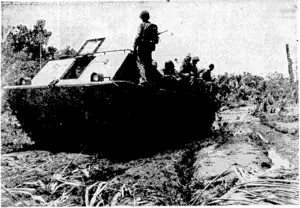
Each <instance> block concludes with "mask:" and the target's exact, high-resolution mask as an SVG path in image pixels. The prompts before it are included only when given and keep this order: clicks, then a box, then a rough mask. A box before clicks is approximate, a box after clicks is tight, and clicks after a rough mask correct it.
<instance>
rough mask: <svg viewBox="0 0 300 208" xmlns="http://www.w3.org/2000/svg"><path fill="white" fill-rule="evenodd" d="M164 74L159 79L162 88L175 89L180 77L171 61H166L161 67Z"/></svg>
mask: <svg viewBox="0 0 300 208" xmlns="http://www.w3.org/2000/svg"><path fill="white" fill-rule="evenodd" d="M163 73H164V76H163V77H162V80H161V87H162V88H164V89H172V90H175V89H176V88H177V87H178V84H179V82H178V81H179V80H180V77H179V75H178V73H177V72H176V70H175V65H174V63H173V62H172V61H167V62H166V63H165V67H164V69H163Z"/></svg>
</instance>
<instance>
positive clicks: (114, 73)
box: [4, 38, 218, 151]
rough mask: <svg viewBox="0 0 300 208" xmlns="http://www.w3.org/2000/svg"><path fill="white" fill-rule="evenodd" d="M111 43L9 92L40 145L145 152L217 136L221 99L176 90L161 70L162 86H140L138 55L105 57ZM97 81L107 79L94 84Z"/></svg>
mask: <svg viewBox="0 0 300 208" xmlns="http://www.w3.org/2000/svg"><path fill="white" fill-rule="evenodd" d="M104 41H105V38H97V39H91V40H87V41H86V42H85V44H84V45H83V46H82V47H81V49H80V50H79V51H78V53H77V54H76V55H75V56H74V57H71V58H62V59H58V60H51V61H49V62H48V63H47V64H46V65H45V66H44V67H43V68H42V69H41V70H40V71H39V72H38V73H37V74H36V75H35V77H34V78H33V79H32V80H31V84H30V85H21V86H7V87H5V88H4V89H5V93H6V96H7V102H8V104H9V106H10V108H11V110H12V112H13V114H14V115H16V117H17V118H18V120H19V121H20V123H21V125H22V128H23V129H24V131H25V132H27V133H28V134H29V136H30V137H31V138H32V140H34V141H35V142H36V144H43V146H44V147H49V148H50V147H53V148H54V149H62V150H63V149H65V148H67V147H70V146H73V147H74V146H75V147H79V146H80V145H84V146H91V147H92V148H94V149H96V150H107V151H118V150H120V149H123V148H128V147H129V146H130V147H134V149H135V150H142V149H145V148H151V147H153V146H172V145H174V144H178V143H185V142H187V141H189V140H194V139H199V138H200V137H201V135H205V134H206V133H207V132H208V131H209V129H210V127H211V125H212V123H213V121H214V119H215V112H216V110H217V107H218V106H217V102H216V100H215V99H213V97H214V96H212V95H211V94H209V93H205V92H203V91H202V90H201V89H200V90H199V89H198V90H196V91H195V90H192V89H188V90H186V89H185V90H182V88H181V87H177V88H176V87H175V88H174V86H173V87H171V88H169V87H168V86H170V85H172V84H168V81H164V78H163V77H162V76H161V74H160V72H158V71H157V70H156V69H153V70H154V71H152V73H154V74H155V75H156V78H155V79H156V81H157V82H156V84H154V85H150V86H149V85H140V84H139V78H140V73H139V67H138V62H137V58H136V56H135V55H134V54H133V52H132V51H131V50H129V49H120V50H110V51H104V50H101V45H102V44H103V42H104ZM92 74H97V75H99V76H100V78H99V79H98V80H96V81H95V80H91V76H92ZM159 83H163V84H159ZM178 86H179V85H178ZM165 144H166V145H165ZM131 149H132V148H131Z"/></svg>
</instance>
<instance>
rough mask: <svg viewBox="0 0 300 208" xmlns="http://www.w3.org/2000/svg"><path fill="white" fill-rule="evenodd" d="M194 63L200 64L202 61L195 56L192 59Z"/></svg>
mask: <svg viewBox="0 0 300 208" xmlns="http://www.w3.org/2000/svg"><path fill="white" fill-rule="evenodd" d="M192 61H193V62H198V61H200V59H199V57H198V56H194V57H193V58H192Z"/></svg>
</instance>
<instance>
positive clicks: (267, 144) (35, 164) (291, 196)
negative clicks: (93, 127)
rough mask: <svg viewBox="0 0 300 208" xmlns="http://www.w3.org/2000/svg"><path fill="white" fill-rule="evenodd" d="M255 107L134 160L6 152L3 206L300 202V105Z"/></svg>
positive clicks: (233, 113) (232, 111)
mask: <svg viewBox="0 0 300 208" xmlns="http://www.w3.org/2000/svg"><path fill="white" fill-rule="evenodd" d="M254 109H255V106H245V107H240V108H235V109H230V110H225V111H223V112H222V113H221V114H220V118H219V120H218V122H216V125H215V128H216V129H217V130H216V132H218V133H216V135H215V136H212V137H210V138H207V139H205V140H202V141H197V142H193V143H191V144H188V145H186V146H185V147H184V148H182V149H179V150H172V151H171V150H170V151H166V152H164V153H159V154H157V155H155V156H153V157H149V158H141V159H138V160H131V161H127V162H117V161H111V160H107V159H104V158H96V157H95V156H91V155H86V154H83V153H80V154H69V153H57V154H53V153H50V152H47V151H26V152H16V153H10V154H4V155H2V158H1V166H2V169H1V173H2V178H1V182H2V199H1V205H2V206H85V205H89V206H96V205H221V204H225V205H229V204H299V198H298V193H299V188H298V187H299V182H298V179H299V178H298V168H299V167H298V164H299V158H298V146H299V145H298V142H299V141H298V107H297V106H291V107H289V108H287V109H288V110H287V111H286V112H285V114H284V115H283V114H282V115H280V116H278V115H274V116H273V115H272V116H273V117H272V116H269V117H268V118H264V119H263V121H262V119H261V118H257V117H254V116H253V115H252V114H253V113H252V112H253V111H254ZM276 116H277V117H276ZM275 117H276V118H275ZM218 124H219V126H218ZM283 130H284V131H283ZM267 182H268V183H267ZM244 184H248V185H249V184H250V185H251V186H250V187H248V188H247V187H246V186H245V185H244ZM245 187H246V189H245ZM270 187H271V188H270ZM287 187H288V189H287ZM274 190H276V193H275V192H274ZM287 190H288V191H287Z"/></svg>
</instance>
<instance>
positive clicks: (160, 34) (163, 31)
mask: <svg viewBox="0 0 300 208" xmlns="http://www.w3.org/2000/svg"><path fill="white" fill-rule="evenodd" d="M165 32H168V30H164V31H162V32H159V33H158V34H157V35H161V34H163V33H165Z"/></svg>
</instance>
